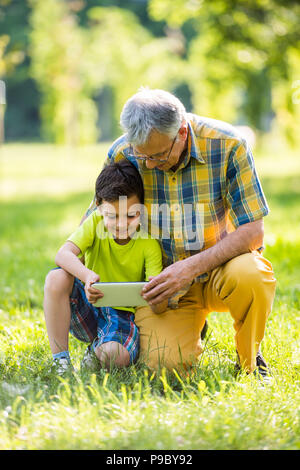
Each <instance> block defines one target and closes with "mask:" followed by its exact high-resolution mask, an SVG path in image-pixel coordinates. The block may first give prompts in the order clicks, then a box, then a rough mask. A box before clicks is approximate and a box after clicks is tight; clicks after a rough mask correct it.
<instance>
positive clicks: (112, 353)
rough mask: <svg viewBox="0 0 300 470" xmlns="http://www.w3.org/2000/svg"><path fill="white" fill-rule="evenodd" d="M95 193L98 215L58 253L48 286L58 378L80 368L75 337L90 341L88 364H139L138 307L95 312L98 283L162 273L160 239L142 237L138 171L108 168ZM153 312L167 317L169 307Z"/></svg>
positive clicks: (114, 165)
mask: <svg viewBox="0 0 300 470" xmlns="http://www.w3.org/2000/svg"><path fill="white" fill-rule="evenodd" d="M95 195H96V196H95V197H96V204H97V209H96V210H95V211H94V212H92V213H91V214H90V215H89V216H88V217H87V218H86V219H85V221H84V222H83V223H82V224H81V225H80V226H79V227H78V228H77V230H76V231H75V232H74V233H73V234H72V235H71V236H70V237H69V238H68V240H67V241H66V243H65V244H64V245H63V246H62V247H61V248H60V249H59V251H58V253H57V255H56V258H55V262H56V264H57V265H58V266H59V267H60V268H62V269H59V268H56V270H52V271H50V273H49V274H48V276H47V278H46V282H45V295H44V312H45V320H46V326H47V332H48V337H49V343H50V348H51V351H52V354H53V362H54V367H55V369H56V371H57V373H58V374H63V373H65V372H66V371H68V370H72V368H73V367H72V364H71V360H70V356H69V352H68V335H69V331H70V332H71V333H72V334H73V335H74V336H75V337H76V338H77V339H79V340H81V341H85V342H89V343H91V344H90V345H89V346H88V349H87V350H86V352H85V356H84V358H83V363H82V364H85V365H87V366H92V364H95V362H96V363H97V365H98V366H99V367H101V366H104V367H109V366H110V365H111V364H112V363H113V364H114V365H115V366H118V367H124V366H128V365H129V364H130V363H132V362H134V361H135V360H136V358H137V355H138V351H139V331H138V328H137V326H136V325H135V323H134V312H135V309H134V308H128V307H122V306H120V307H118V308H112V307H102V308H97V307H94V306H93V304H94V303H95V302H96V301H97V300H98V299H99V298H101V297H102V296H103V294H102V293H101V292H99V291H98V290H96V289H95V288H93V286H92V284H93V283H94V282H97V281H102V282H126V281H127V282H134V281H145V280H146V281H147V280H150V279H152V278H153V277H154V276H157V275H158V274H159V273H160V272H161V270H162V256H161V249H160V246H159V243H158V241H157V240H154V239H151V238H149V237H148V236H147V234H145V233H139V232H138V229H139V226H140V206H141V204H143V197H144V191H143V183H142V180H141V177H140V175H139V173H138V171H137V170H136V168H135V167H134V165H133V164H132V163H130V162H129V161H127V160H122V161H121V162H119V163H112V164H110V165H108V166H106V167H105V168H104V169H103V170H102V172H101V173H100V175H99V176H98V178H97V181H96V191H95ZM120 200H121V201H122V202H121V203H120ZM138 235H140V236H138ZM141 235H142V236H141ZM83 256H84V260H85V261H84V263H85V264H83V262H82V261H81V260H80V258H82V257H83ZM57 269H58V271H57ZM116 295H117V292H116ZM151 308H152V310H153V311H154V312H155V313H161V312H163V311H164V310H165V309H166V308H167V302H162V303H161V304H159V305H155V306H151ZM95 357H96V358H97V359H96V361H95Z"/></svg>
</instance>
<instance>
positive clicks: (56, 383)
mask: <svg viewBox="0 0 300 470" xmlns="http://www.w3.org/2000/svg"><path fill="white" fill-rule="evenodd" d="M107 148H108V144H102V145H98V146H95V147H91V148H86V149H80V150H77V151H76V152H71V151H67V150H66V149H64V148H58V147H52V146H50V145H41V144H24V145H21V144H18V145H17V144H10V145H6V146H5V147H4V148H2V150H0V176H1V180H0V181H1V187H0V207H1V213H0V215H1V217H0V272H1V276H0V315H1V324H0V374H1V375H0V449H1V450H4V449H158V450H159V449H299V448H300V440H299V436H300V433H299V402H300V394H299V369H300V360H299V358H300V344H299V320H300V313H299V310H300V184H299V182H300V163H299V158H297V155H296V151H295V152H292V151H289V150H286V149H285V148H284V147H283V148H280V147H279V146H274V147H273V148H271V147H266V148H267V151H266V150H265V151H264V150H260V151H259V152H258V151H257V152H255V153H256V155H257V157H256V165H257V169H258V172H259V174H260V176H261V180H262V183H263V187H264V191H265V194H266V196H267V199H268V202H269V205H270V208H271V212H270V215H269V216H268V217H267V218H266V219H265V232H266V236H265V244H266V250H265V256H266V257H267V258H268V259H270V261H271V262H272V263H273V266H274V270H275V274H276V278H277V280H278V284H277V296H276V300H275V303H274V308H273V312H272V314H271V316H270V317H269V320H268V324H267V331H266V335H265V339H264V342H263V344H262V351H263V353H264V356H265V358H266V359H267V361H268V363H269V365H270V368H271V370H272V372H273V376H274V381H273V383H272V384H270V385H267V386H263V385H262V384H261V383H260V382H258V381H256V380H255V379H254V378H253V377H252V376H246V375H242V376H241V377H240V378H239V379H238V380H236V379H235V377H234V362H235V347H234V341H233V328H232V321H231V319H230V316H229V314H225V313H224V314H222V313H212V314H211V315H210V317H209V332H208V339H207V341H206V345H205V351H204V353H203V355H202V358H201V362H200V364H199V366H197V367H196V368H195V369H194V370H193V371H192V372H191V373H190V375H189V376H188V377H180V376H178V374H176V373H173V372H166V371H162V372H161V373H160V374H152V372H151V371H149V370H148V369H147V368H146V367H145V366H144V365H143V364H137V365H136V366H135V367H134V366H133V367H130V368H128V369H126V370H119V371H118V370H114V371H112V372H111V373H109V374H108V373H106V372H105V371H101V372H100V373H99V375H89V374H81V373H80V372H79V373H78V374H77V375H75V376H74V377H73V378H72V379H67V380H62V379H58V378H56V377H55V376H53V375H52V374H51V372H50V366H51V359H52V358H51V354H50V349H49V345H48V340H47V336H46V331H45V324H44V317H43V310H42V301H43V283H44V278H45V275H46V273H47V272H48V271H49V269H51V268H52V267H53V266H54V256H55V253H56V251H57V249H58V248H59V246H60V245H61V244H62V243H63V241H64V240H65V238H66V236H67V235H69V233H71V232H72V230H73V229H74V228H75V227H76V226H77V224H78V223H79V221H80V219H81V216H82V215H83V213H84V211H85V209H86V207H87V206H88V204H89V202H90V200H91V199H92V196H93V187H94V181H95V179H96V176H97V175H98V173H99V170H100V169H101V165H102V161H103V159H104V157H105V151H106V150H107ZM70 349H71V355H72V357H73V359H74V364H75V366H76V367H77V368H79V364H80V359H81V357H82V354H83V352H84V349H85V345H84V344H80V343H79V342H77V341H76V340H75V339H71V348H70Z"/></svg>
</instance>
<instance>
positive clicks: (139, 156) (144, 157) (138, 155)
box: [128, 132, 178, 163]
mask: <svg viewBox="0 0 300 470" xmlns="http://www.w3.org/2000/svg"><path fill="white" fill-rule="evenodd" d="M177 134H178V132H177ZM177 134H176V135H175V137H174V139H173V142H172V145H171V148H170V150H169V153H168V156H167V158H153V157H147V155H143V154H142V153H139V152H136V151H134V150H133V148H132V146H130V148H129V153H128V156H129V157H134V158H136V159H137V160H143V161H146V160H149V161H151V162H161V163H165V162H167V161H168V160H169V157H170V155H171V152H172V150H173V147H174V144H175V142H176V139H177ZM164 153H165V152H164Z"/></svg>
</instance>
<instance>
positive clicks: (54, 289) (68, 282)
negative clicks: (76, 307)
mask: <svg viewBox="0 0 300 470" xmlns="http://www.w3.org/2000/svg"><path fill="white" fill-rule="evenodd" d="M73 283H74V277H73V276H72V275H71V274H69V273H67V272H66V271H64V270H63V269H53V270H52V271H50V272H49V273H48V274H47V276H46V279H45V285H44V293H45V294H46V293H47V294H54V295H60V294H62V293H65V292H68V293H70V291H71V290H72V287H73Z"/></svg>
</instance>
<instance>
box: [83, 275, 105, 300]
mask: <svg viewBox="0 0 300 470" xmlns="http://www.w3.org/2000/svg"><path fill="white" fill-rule="evenodd" d="M99 280H100V278H99V276H98V274H96V273H94V272H93V271H89V272H88V273H87V275H86V277H85V280H84V282H85V286H84V290H85V294H86V297H87V299H88V301H89V302H90V303H91V304H94V303H95V302H96V301H97V300H98V299H101V298H102V297H103V295H104V294H103V293H102V292H100V291H99V290H98V289H95V288H94V287H93V286H92V284H93V283H94V282H98V281H99Z"/></svg>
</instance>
